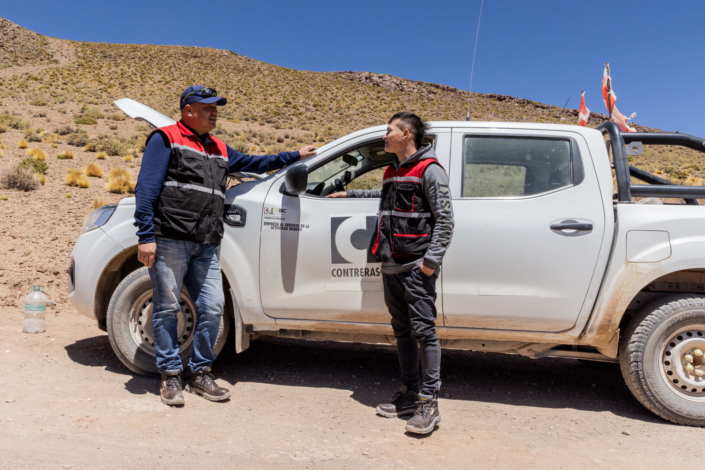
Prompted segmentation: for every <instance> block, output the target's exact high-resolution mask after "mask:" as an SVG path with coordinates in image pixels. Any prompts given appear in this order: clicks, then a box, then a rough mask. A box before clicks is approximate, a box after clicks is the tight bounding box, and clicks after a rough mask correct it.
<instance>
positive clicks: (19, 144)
mask: <svg viewBox="0 0 705 470" xmlns="http://www.w3.org/2000/svg"><path fill="white" fill-rule="evenodd" d="M17 147H18V148H21V149H26V148H29V144H28V143H27V142H26V141H25V140H24V139H23V140H20V142H19V143H18V144H17Z"/></svg>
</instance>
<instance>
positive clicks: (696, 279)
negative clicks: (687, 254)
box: [620, 268, 705, 327]
mask: <svg viewBox="0 0 705 470" xmlns="http://www.w3.org/2000/svg"><path fill="white" fill-rule="evenodd" d="M680 292H682V293H687V294H705V268H698V269H686V270H684V271H675V272H672V273H668V274H664V275H663V276H661V277H659V278H657V279H654V280H653V281H651V282H650V283H648V284H647V285H645V286H644V287H643V288H642V289H641V290H640V291H639V293H638V294H637V295H636V296H635V297H634V298H633V299H632V301H631V302H630V303H629V306H628V307H627V310H626V312H625V314H624V318H622V324H621V325H620V327H622V326H626V323H627V322H628V321H629V320H630V319H631V317H632V316H633V315H634V314H635V313H636V312H638V311H639V310H641V309H642V308H643V307H645V306H646V305H647V304H650V303H651V302H653V301H654V300H658V299H660V298H661V297H665V296H667V295H671V294H674V293H680Z"/></svg>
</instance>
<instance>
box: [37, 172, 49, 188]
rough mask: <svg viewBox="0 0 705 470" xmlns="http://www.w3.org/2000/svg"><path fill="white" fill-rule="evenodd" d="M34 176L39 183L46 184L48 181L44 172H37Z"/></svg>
mask: <svg viewBox="0 0 705 470" xmlns="http://www.w3.org/2000/svg"><path fill="white" fill-rule="evenodd" d="M34 177H35V178H36V179H37V181H39V184H41V185H44V183H46V182H47V176H46V175H45V174H44V173H35V174H34Z"/></svg>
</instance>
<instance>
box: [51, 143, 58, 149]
mask: <svg viewBox="0 0 705 470" xmlns="http://www.w3.org/2000/svg"><path fill="white" fill-rule="evenodd" d="M58 146H59V145H58V144H51V148H53V149H55V148H57V147H58Z"/></svg>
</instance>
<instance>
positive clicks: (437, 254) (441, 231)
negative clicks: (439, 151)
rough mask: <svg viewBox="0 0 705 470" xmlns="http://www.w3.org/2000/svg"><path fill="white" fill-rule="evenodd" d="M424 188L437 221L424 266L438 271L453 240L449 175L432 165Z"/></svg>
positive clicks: (424, 180) (425, 175) (427, 173)
mask: <svg viewBox="0 0 705 470" xmlns="http://www.w3.org/2000/svg"><path fill="white" fill-rule="evenodd" d="M423 187H424V192H425V194H426V200H427V201H428V202H429V205H430V206H431V211H432V212H433V218H434V219H435V221H436V224H435V227H434V229H433V236H432V237H431V245H430V246H429V247H428V250H426V254H425V255H424V258H423V264H424V266H426V267H428V268H431V269H433V270H436V269H437V268H438V266H440V264H441V262H442V261H443V255H445V253H446V250H447V249H448V246H450V241H451V239H452V238H453V227H454V226H455V221H454V220H453V205H452V203H451V196H450V188H449V186H448V175H447V174H446V172H445V170H444V169H443V168H442V167H440V166H439V165H430V166H429V167H428V168H426V171H424V174H423Z"/></svg>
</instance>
